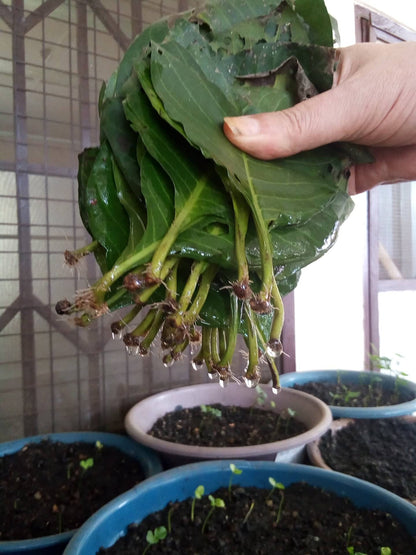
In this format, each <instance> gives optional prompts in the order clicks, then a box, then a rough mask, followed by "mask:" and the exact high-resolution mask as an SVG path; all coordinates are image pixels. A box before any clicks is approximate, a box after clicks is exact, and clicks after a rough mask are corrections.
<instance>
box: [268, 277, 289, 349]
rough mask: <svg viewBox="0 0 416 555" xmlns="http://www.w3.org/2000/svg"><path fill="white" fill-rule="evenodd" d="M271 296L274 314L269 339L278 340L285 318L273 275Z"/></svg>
mask: <svg viewBox="0 0 416 555" xmlns="http://www.w3.org/2000/svg"><path fill="white" fill-rule="evenodd" d="M272 298H273V308H274V316H273V322H272V327H271V329H270V340H272V341H273V340H278V341H280V336H281V334H282V329H283V323H284V319H285V307H284V304H283V300H282V296H281V295H280V291H279V287H278V286H277V283H276V278H275V277H274V275H273V283H272Z"/></svg>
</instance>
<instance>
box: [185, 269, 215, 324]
mask: <svg viewBox="0 0 416 555" xmlns="http://www.w3.org/2000/svg"><path fill="white" fill-rule="evenodd" d="M217 271H218V266H217V265H216V264H211V265H209V266H208V268H206V270H205V271H204V273H203V274H202V278H201V282H200V284H199V288H198V291H197V293H196V295H195V298H194V300H193V302H192V304H191V306H190V308H189V310H188V311H187V312H186V313H185V314H184V317H183V321H184V323H185V325H186V326H188V327H189V326H191V325H192V324H194V323H195V321H196V320H197V318H198V316H199V313H200V312H201V309H202V307H203V306H204V304H205V301H206V300H207V297H208V293H209V291H210V288H211V283H212V280H213V279H214V277H215V275H216V273H217Z"/></svg>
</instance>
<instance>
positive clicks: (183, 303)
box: [178, 262, 208, 314]
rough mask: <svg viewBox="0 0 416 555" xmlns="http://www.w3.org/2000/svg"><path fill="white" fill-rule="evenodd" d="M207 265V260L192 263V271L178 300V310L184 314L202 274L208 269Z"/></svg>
mask: <svg viewBox="0 0 416 555" xmlns="http://www.w3.org/2000/svg"><path fill="white" fill-rule="evenodd" d="M207 266H208V263H207V262H194V263H193V264H192V267H191V272H190V274H189V277H188V279H187V281H186V284H185V287H184V288H183V291H182V294H181V296H180V298H179V301H178V312H179V313H180V314H183V313H184V312H185V311H186V310H187V308H188V306H189V304H190V302H191V300H192V297H193V295H194V293H195V289H196V287H197V285H198V281H199V278H200V277H201V274H202V273H203V272H204V271H205V270H206V268H207Z"/></svg>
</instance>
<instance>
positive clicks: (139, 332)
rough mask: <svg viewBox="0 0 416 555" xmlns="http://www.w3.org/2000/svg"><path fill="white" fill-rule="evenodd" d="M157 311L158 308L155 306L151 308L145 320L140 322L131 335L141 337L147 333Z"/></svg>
mask: <svg viewBox="0 0 416 555" xmlns="http://www.w3.org/2000/svg"><path fill="white" fill-rule="evenodd" d="M156 312H157V310H156V309H155V308H152V309H150V310H149V312H148V313H147V314H146V316H145V317H144V318H143V320H142V321H141V322H140V324H139V325H138V326H136V328H135V329H134V330H133V331H132V332H131V335H133V336H135V337H141V336H143V335H145V334H147V332H148V331H149V329H150V327H151V325H152V323H153V321H154V319H155V316H156Z"/></svg>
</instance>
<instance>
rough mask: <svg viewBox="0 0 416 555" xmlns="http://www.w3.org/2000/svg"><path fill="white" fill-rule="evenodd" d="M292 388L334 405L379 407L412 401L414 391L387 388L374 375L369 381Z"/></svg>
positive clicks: (326, 383)
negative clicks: (372, 379)
mask: <svg viewBox="0 0 416 555" xmlns="http://www.w3.org/2000/svg"><path fill="white" fill-rule="evenodd" d="M293 389H297V390H299V391H304V392H305V393H310V394H311V395H314V396H315V397H318V399H320V400H321V401H323V402H324V403H326V404H328V405H332V406H335V407H380V406H386V405H397V404H398V403H405V402H407V401H412V400H413V399H414V398H415V395H414V393H412V392H410V391H408V390H406V389H403V388H400V387H397V389H395V388H390V389H389V388H387V387H386V386H385V385H384V386H383V384H382V383H381V382H380V381H379V380H377V376H375V377H374V381H372V382H371V383H362V384H357V383H354V384H346V383H342V382H338V383H337V382H329V381H328V382H326V381H322V382H308V383H305V384H295V385H294V386H293Z"/></svg>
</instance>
